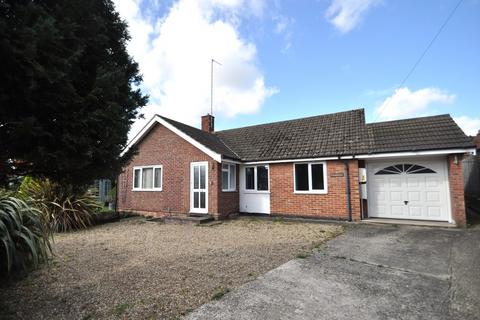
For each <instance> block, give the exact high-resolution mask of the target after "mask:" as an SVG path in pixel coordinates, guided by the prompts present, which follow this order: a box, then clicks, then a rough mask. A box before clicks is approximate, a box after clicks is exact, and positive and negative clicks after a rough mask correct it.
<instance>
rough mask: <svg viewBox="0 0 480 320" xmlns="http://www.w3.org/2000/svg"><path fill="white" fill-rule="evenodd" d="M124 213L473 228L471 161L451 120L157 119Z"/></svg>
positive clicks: (352, 116) (127, 182)
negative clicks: (251, 122)
mask: <svg viewBox="0 0 480 320" xmlns="http://www.w3.org/2000/svg"><path fill="white" fill-rule="evenodd" d="M132 145H137V146H138V150H139V152H138V154H137V155H136V156H135V157H134V158H133V159H132V161H131V162H130V163H129V165H128V166H127V167H126V168H125V169H124V172H123V173H122V174H121V175H120V176H119V177H118V189H117V190H118V191H117V192H118V197H117V208H118V210H119V211H129V212H136V213H141V214H148V215H155V216H163V215H167V214H168V215H173V214H178V215H189V214H209V215H211V216H213V217H215V218H217V219H222V218H226V217H227V216H228V215H229V214H232V213H238V212H245V213H262V214H271V215H279V216H297V217H313V218H322V219H336V220H355V221H356V220H360V219H366V218H369V219H373V218H384V219H411V220H420V221H425V220H427V221H444V222H448V223H452V224H456V225H458V226H464V225H465V223H466V215H465V205H464V191H463V176H462V167H461V166H462V162H461V160H462V157H463V156H464V155H465V154H467V153H473V152H475V147H474V145H473V144H472V142H471V140H470V139H469V138H468V137H467V136H466V135H465V134H464V133H463V131H462V130H461V129H460V128H459V127H458V126H457V124H456V123H455V122H454V121H453V120H452V118H451V117H450V116H449V115H439V116H433V117H423V118H415V119H407V120H399V121H388V122H379V123H371V124H366V123H365V116H364V110H363V109H358V110H352V111H346V112H339V113H334V114H327V115H320V116H315V117H309V118H303V119H296V120H290V121H282V122H275V123H269V124H263V125H256V126H249V127H243V128H238V129H232V130H225V131H218V132H215V131H214V118H213V116H210V115H206V116H204V117H202V130H199V129H197V128H193V127H191V126H188V125H185V124H183V123H180V122H177V121H174V120H171V119H168V118H165V117H162V116H159V115H156V116H155V117H153V118H152V119H151V120H150V122H149V123H148V124H147V125H146V126H145V127H144V128H143V130H142V131H141V132H139V134H138V135H137V136H136V137H135V138H134V139H133V140H132V141H131V142H130V144H129V146H128V148H129V147H131V146H132Z"/></svg>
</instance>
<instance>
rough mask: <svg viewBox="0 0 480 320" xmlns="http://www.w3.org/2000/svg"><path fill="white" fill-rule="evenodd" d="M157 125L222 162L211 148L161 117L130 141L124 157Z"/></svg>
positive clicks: (154, 119) (155, 118)
mask: <svg viewBox="0 0 480 320" xmlns="http://www.w3.org/2000/svg"><path fill="white" fill-rule="evenodd" d="M155 123H160V124H161V125H163V126H164V127H165V128H167V129H168V130H170V131H172V132H173V133H175V134H176V135H178V136H179V137H181V138H182V139H184V140H186V141H187V142H189V143H190V144H191V145H193V146H194V147H196V148H197V149H199V150H200V151H202V152H204V153H206V154H207V155H208V156H210V157H211V158H212V159H214V160H215V161H217V162H222V155H221V154H219V153H217V152H215V151H213V150H211V149H210V148H207V147H206V146H204V145H203V144H201V143H199V142H198V141H196V140H195V139H193V138H192V137H190V136H189V135H187V134H185V133H184V132H182V131H181V130H179V129H177V128H176V127H175V126H173V125H171V124H170V123H168V122H167V121H165V120H163V119H162V118H161V117H160V116H158V115H155V116H154V117H153V118H152V120H150V121H149V122H148V123H147V124H146V125H145V126H144V127H143V129H142V130H140V132H139V133H138V134H137V135H136V136H135V137H134V138H133V139H132V141H130V142H129V143H128V145H127V147H126V148H125V150H124V151H123V152H122V155H123V154H124V153H125V152H127V150H128V149H130V148H131V147H132V146H133V145H134V144H135V143H137V142H138V141H139V140H140V139H141V138H143V137H144V136H145V135H146V133H147V132H148V131H149V130H150V128H151V127H152V126H153V125H155Z"/></svg>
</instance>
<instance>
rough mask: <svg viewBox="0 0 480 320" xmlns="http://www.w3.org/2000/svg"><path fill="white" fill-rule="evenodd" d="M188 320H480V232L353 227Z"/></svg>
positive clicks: (192, 315)
mask: <svg viewBox="0 0 480 320" xmlns="http://www.w3.org/2000/svg"><path fill="white" fill-rule="evenodd" d="M188 319H222V320H223V319H238V320H241V319H262V320H267V319H480V230H479V229H476V230H459V229H433V228H425V227H409V226H398V227H397V226H376V225H352V226H350V227H349V228H348V230H347V232H346V233H345V234H344V235H342V236H340V237H338V238H336V239H334V240H332V241H330V242H329V243H328V244H327V245H326V246H325V247H324V248H322V249H321V250H320V251H319V252H317V253H315V254H314V255H313V256H312V257H310V258H308V259H297V260H292V261H290V262H288V263H286V264H284V265H282V266H280V267H278V268H276V269H274V270H272V271H270V272H268V273H267V274H265V275H264V276H262V277H260V278H258V279H257V280H255V281H252V282H250V283H247V284H245V285H243V286H242V287H240V288H238V289H237V290H234V291H233V292H230V293H228V294H226V295H225V296H224V297H223V298H222V299H221V300H219V301H216V302H211V303H209V304H206V305H204V306H202V307H201V308H200V309H198V310H196V311H195V312H193V313H191V314H190V315H189V316H188Z"/></svg>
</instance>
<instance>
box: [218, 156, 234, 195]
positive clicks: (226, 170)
mask: <svg viewBox="0 0 480 320" xmlns="http://www.w3.org/2000/svg"><path fill="white" fill-rule="evenodd" d="M223 165H226V166H227V169H224V168H223ZM221 166H222V167H221V171H222V174H221V177H222V192H235V191H237V165H236V164H235V163H232V162H222V163H221ZM230 167H234V168H235V170H234V171H233V172H234V183H233V189H232V188H230V181H231V179H232V177H231V175H230ZM224 172H227V174H228V183H227V189H224V188H223V173H224Z"/></svg>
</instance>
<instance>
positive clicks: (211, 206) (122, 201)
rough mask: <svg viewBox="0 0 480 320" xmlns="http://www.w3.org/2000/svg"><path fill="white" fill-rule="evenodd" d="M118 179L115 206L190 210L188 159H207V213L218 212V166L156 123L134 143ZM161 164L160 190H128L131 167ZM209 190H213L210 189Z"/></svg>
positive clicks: (158, 210)
mask: <svg viewBox="0 0 480 320" xmlns="http://www.w3.org/2000/svg"><path fill="white" fill-rule="evenodd" d="M138 149H139V152H138V154H137V155H136V156H134V157H133V158H132V160H131V162H130V163H129V164H128V166H127V167H126V168H125V170H124V173H122V174H121V175H120V176H119V179H118V190H117V192H118V201H117V205H118V209H119V210H120V211H133V212H139V213H143V214H152V215H157V216H161V215H164V214H166V213H169V212H170V213H188V212H189V211H190V162H194V161H208V184H209V185H208V188H209V196H208V212H210V213H218V202H217V197H218V193H217V192H216V190H218V183H217V181H218V176H219V172H218V169H219V167H220V165H219V164H218V163H217V162H216V161H215V160H213V159H212V158H210V157H209V156H208V155H206V154H204V153H203V152H202V151H200V150H199V149H197V148H195V147H194V146H193V145H191V144H190V143H188V142H187V141H185V140H184V139H182V138H180V137H179V136H177V135H176V134H174V133H173V132H171V131H170V130H169V129H167V128H165V127H163V126H162V125H160V124H157V125H156V126H155V127H154V128H153V129H152V131H151V132H150V133H149V134H148V135H147V136H146V137H145V138H144V139H143V141H141V142H140V143H139V145H138ZM145 165H162V166H163V190H162V191H132V187H133V167H134V166H145ZM212 191H213V192H212Z"/></svg>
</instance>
